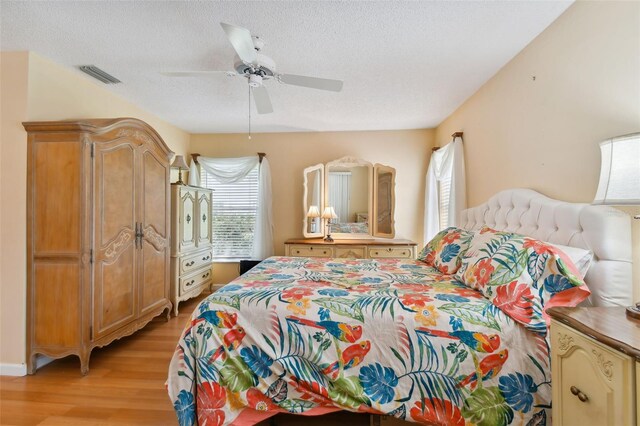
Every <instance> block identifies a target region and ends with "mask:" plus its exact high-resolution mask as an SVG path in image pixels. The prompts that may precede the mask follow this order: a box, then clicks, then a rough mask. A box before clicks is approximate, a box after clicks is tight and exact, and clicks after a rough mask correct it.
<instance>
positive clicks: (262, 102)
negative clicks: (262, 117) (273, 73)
mask: <svg viewBox="0 0 640 426" xmlns="http://www.w3.org/2000/svg"><path fill="white" fill-rule="evenodd" d="M251 91H252V92H253V100H254V101H255V103H256V109H257V110H258V114H269V113H272V112H273V106H271V99H269V92H267V88H266V87H264V86H258V87H254V88H252V89H251Z"/></svg>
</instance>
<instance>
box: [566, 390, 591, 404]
mask: <svg viewBox="0 0 640 426" xmlns="http://www.w3.org/2000/svg"><path fill="white" fill-rule="evenodd" d="M569 390H570V391H571V393H572V394H574V395H575V396H577V397H578V399H579V400H580V401H582V402H587V400H588V399H589V397H588V396H587V395H585V394H584V392H582V391H580V389H578V388H577V387H575V386H571V387H570V388H569Z"/></svg>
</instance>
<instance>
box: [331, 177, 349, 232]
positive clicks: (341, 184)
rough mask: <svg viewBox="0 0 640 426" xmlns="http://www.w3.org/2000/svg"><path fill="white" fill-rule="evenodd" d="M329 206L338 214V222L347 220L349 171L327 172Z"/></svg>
mask: <svg viewBox="0 0 640 426" xmlns="http://www.w3.org/2000/svg"><path fill="white" fill-rule="evenodd" d="M328 195H329V204H328V205H329V206H331V207H333V209H334V210H335V211H336V215H337V216H338V219H337V222H338V223H347V222H350V221H349V201H350V200H351V172H331V173H329V194H328Z"/></svg>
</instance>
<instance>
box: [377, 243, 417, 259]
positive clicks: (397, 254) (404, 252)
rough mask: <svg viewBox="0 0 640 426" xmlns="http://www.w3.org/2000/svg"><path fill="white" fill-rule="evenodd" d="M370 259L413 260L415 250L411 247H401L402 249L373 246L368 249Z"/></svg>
mask: <svg viewBox="0 0 640 426" xmlns="http://www.w3.org/2000/svg"><path fill="white" fill-rule="evenodd" d="M368 252H369V257H370V258H371V259H376V258H377V259H383V258H394V259H412V258H413V250H412V249H411V247H406V246H400V247H389V246H387V247H385V246H371V247H368Z"/></svg>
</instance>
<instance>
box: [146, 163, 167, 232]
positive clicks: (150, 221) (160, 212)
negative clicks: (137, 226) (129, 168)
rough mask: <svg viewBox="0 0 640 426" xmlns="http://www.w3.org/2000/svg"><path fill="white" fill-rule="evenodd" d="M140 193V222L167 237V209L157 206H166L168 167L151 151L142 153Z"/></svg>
mask: <svg viewBox="0 0 640 426" xmlns="http://www.w3.org/2000/svg"><path fill="white" fill-rule="evenodd" d="M142 157H143V158H142V167H143V169H142V173H141V176H142V180H143V183H142V188H143V190H142V193H141V196H142V198H143V202H142V203H141V206H142V208H143V213H142V216H143V218H141V220H140V221H141V222H142V223H143V224H144V226H149V225H151V226H153V227H154V228H155V231H156V232H157V233H158V234H160V235H161V236H163V237H164V238H168V236H169V233H168V232H167V215H168V212H167V209H166V208H160V207H159V206H166V205H167V202H168V195H167V188H166V180H167V173H168V168H167V166H166V165H164V164H163V163H162V162H161V161H160V160H159V159H158V158H157V157H156V156H155V155H154V154H153V152H152V151H144V153H143V155H142Z"/></svg>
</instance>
